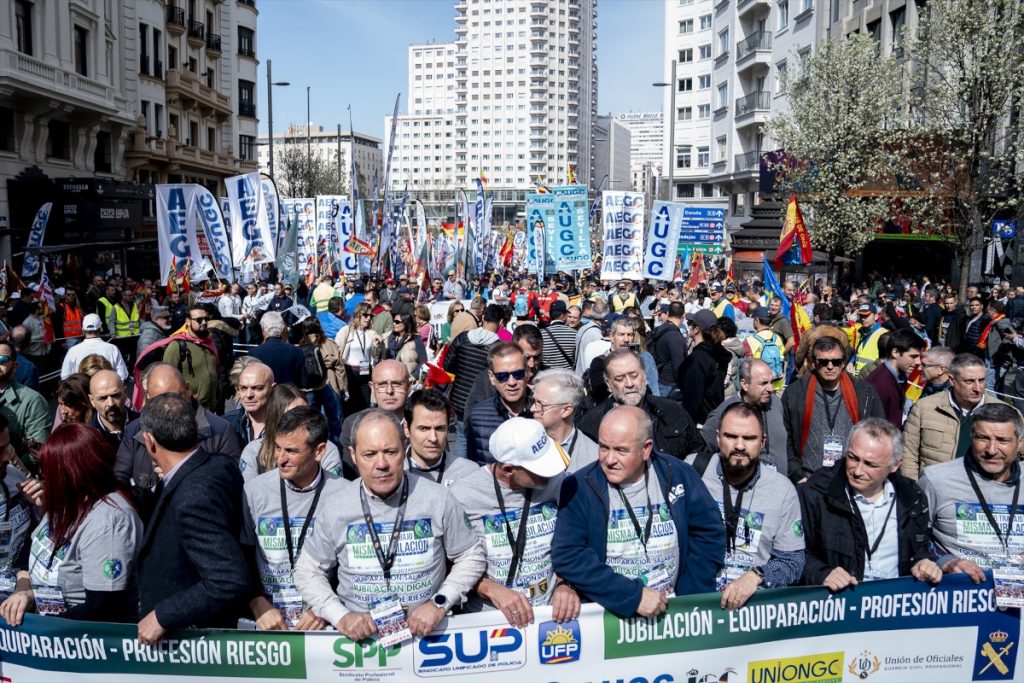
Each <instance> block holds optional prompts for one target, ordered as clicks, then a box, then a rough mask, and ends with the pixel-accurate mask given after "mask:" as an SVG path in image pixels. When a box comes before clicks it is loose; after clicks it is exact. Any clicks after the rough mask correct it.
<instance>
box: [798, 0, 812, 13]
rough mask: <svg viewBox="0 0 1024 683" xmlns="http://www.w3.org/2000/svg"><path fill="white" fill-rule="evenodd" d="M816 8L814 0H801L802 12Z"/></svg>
mask: <svg viewBox="0 0 1024 683" xmlns="http://www.w3.org/2000/svg"><path fill="white" fill-rule="evenodd" d="M812 9H814V0H800V14H803V13H804V12H808V11H810V10H812Z"/></svg>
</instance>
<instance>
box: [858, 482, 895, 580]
mask: <svg viewBox="0 0 1024 683" xmlns="http://www.w3.org/2000/svg"><path fill="white" fill-rule="evenodd" d="M852 495H853V501H854V503H855V504H856V505H857V508H858V509H859V510H860V516H861V519H863V520H864V530H865V531H866V532H867V536H868V549H870V548H871V546H873V545H874V544H875V540H876V539H877V538H878V534H880V533H882V529H883V528H884V529H885V534H884V535H883V536H882V540H881V542H880V543H879V544H878V549H877V550H875V552H874V553H873V554H872V555H871V557H870V558H869V557H868V554H867V553H866V552H865V553H864V579H865V580H868V581H870V580H872V579H895V578H898V577H899V575H900V543H899V520H898V519H897V514H898V511H897V509H896V508H897V507H898V504H897V503H896V501H895V498H896V490H895V489H894V488H893V486H892V484H891V483H889V482H888V481H886V482H885V486H884V488H883V489H882V495H881V496H879V498H878V500H877V501H875V502H874V503H872V502H871V501H869V500H868V499H867V498H865V497H864V496H862V495H860V494H859V493H853V494H852ZM890 507H892V514H891V515H890V514H889V508H890ZM887 515H888V517H889V521H888V522H886V516H887Z"/></svg>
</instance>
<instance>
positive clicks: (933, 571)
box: [910, 557, 942, 583]
mask: <svg viewBox="0 0 1024 683" xmlns="http://www.w3.org/2000/svg"><path fill="white" fill-rule="evenodd" d="M910 574H911V575H912V576H913V577H914V578H915V579H917V580H918V581H927V582H928V583H938V582H939V581H941V580H942V570H941V569H939V565H937V564H935V563H934V562H932V561H931V560H929V559H928V558H927V557H926V558H924V559H923V560H919V561H918V562H917V564H915V565H914V566H913V567H911V568H910Z"/></svg>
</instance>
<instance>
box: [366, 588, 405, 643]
mask: <svg viewBox="0 0 1024 683" xmlns="http://www.w3.org/2000/svg"><path fill="white" fill-rule="evenodd" d="M370 617H371V618H372V619H373V623H374V624H376V625H377V636H378V638H379V639H380V645H379V646H378V647H391V646H392V645H398V644H399V643H404V642H405V641H407V640H411V639H412V631H410V630H409V622H408V621H407V620H406V618H405V611H404V610H403V609H402V603H400V602H398V598H396V597H394V596H391V597H387V598H381V599H380V600H378V601H377V602H375V603H374V604H373V606H372V607H371V608H370Z"/></svg>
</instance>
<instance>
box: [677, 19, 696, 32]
mask: <svg viewBox="0 0 1024 683" xmlns="http://www.w3.org/2000/svg"><path fill="white" fill-rule="evenodd" d="M679 33H680V35H682V34H684V33H693V19H684V20H682V21H680V22H679Z"/></svg>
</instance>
